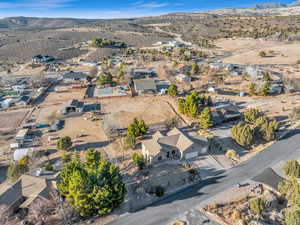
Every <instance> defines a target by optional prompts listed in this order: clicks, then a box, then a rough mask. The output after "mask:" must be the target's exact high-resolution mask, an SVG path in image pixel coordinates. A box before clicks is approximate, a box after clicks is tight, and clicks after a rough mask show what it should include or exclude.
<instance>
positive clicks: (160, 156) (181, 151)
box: [142, 128, 208, 163]
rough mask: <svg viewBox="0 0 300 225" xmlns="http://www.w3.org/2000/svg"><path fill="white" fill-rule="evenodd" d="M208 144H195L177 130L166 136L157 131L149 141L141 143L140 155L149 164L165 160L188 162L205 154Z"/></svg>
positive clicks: (205, 142)
mask: <svg viewBox="0 0 300 225" xmlns="http://www.w3.org/2000/svg"><path fill="white" fill-rule="evenodd" d="M207 148H208V142H207V141H206V140H202V141H201V142H200V140H199V141H197V142H195V141H194V140H192V139H191V138H190V137H189V136H188V135H187V134H185V133H184V132H183V131H182V130H180V129H178V128H174V129H173V130H171V131H170V132H168V133H167V134H166V135H163V134H162V133H161V132H159V131H157V132H156V133H155V134H154V135H153V136H152V139H150V140H145V141H143V142H142V154H143V156H144V158H145V159H146V160H147V161H148V162H149V163H158V162H162V161H166V160H179V159H183V160H188V159H192V158H194V157H197V156H199V154H201V153H202V154H204V153H206V152H207Z"/></svg>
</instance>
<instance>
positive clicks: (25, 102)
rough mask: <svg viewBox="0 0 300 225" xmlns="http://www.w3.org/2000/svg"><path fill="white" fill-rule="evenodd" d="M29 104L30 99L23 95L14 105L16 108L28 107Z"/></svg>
mask: <svg viewBox="0 0 300 225" xmlns="http://www.w3.org/2000/svg"><path fill="white" fill-rule="evenodd" d="M30 102H31V98H30V97H29V96H26V95H23V96H21V97H20V98H19V100H18V101H17V102H16V103H15V104H16V105H18V106H22V105H23V106H24V105H29V104H30Z"/></svg>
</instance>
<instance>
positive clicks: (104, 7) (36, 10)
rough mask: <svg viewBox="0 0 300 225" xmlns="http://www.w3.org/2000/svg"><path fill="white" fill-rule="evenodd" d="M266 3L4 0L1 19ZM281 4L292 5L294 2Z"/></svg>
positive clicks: (138, 14)
mask: <svg viewBox="0 0 300 225" xmlns="http://www.w3.org/2000/svg"><path fill="white" fill-rule="evenodd" d="M275 1H276V0H275ZM264 2H270V0H213V1H212V0H153V1H152V0H150V1H146V0H0V18H3V17H10V16H30V17H51V18H52V17H64V18H66V17H72V18H87V19H108V18H134V17H143V16H157V15H162V14H167V13H172V12H198V11H203V10H209V9H218V8H246V7H250V6H252V5H254V4H257V3H264ZM280 2H281V3H289V2H291V0H280Z"/></svg>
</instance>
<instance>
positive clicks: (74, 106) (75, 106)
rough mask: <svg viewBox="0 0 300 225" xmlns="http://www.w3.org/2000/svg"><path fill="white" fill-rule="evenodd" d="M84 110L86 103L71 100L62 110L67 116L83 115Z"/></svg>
mask: <svg viewBox="0 0 300 225" xmlns="http://www.w3.org/2000/svg"><path fill="white" fill-rule="evenodd" d="M83 110H84V102H81V101H78V100H76V99H71V100H70V101H68V102H67V103H66V104H65V105H64V107H63V108H62V109H61V110H60V113H61V114H62V115H67V114H69V113H76V112H77V113H82V112H83Z"/></svg>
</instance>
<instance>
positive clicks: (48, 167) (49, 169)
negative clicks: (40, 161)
mask: <svg viewBox="0 0 300 225" xmlns="http://www.w3.org/2000/svg"><path fill="white" fill-rule="evenodd" d="M44 169H45V170H47V171H53V170H54V168H53V165H52V163H51V162H47V163H46V164H45V165H44Z"/></svg>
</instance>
